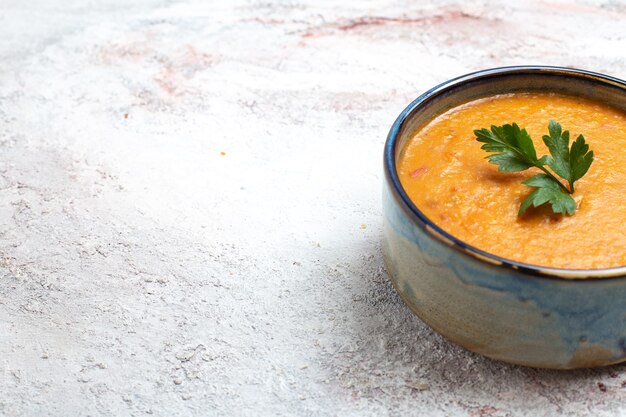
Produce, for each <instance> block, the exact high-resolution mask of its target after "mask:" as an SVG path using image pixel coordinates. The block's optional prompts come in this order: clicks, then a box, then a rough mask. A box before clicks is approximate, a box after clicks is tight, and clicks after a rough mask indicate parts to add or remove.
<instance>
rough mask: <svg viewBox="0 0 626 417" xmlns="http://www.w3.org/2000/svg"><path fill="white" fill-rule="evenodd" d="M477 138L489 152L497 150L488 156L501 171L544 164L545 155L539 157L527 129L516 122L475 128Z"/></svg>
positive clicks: (511, 170)
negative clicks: (487, 127) (489, 127)
mask: <svg viewBox="0 0 626 417" xmlns="http://www.w3.org/2000/svg"><path fill="white" fill-rule="evenodd" d="M474 134H475V135H476V140H477V141H479V142H483V143H484V145H483V146H481V147H480V149H483V150H485V151H487V152H496V153H494V154H491V155H488V156H487V158H488V159H489V162H491V163H492V164H496V165H498V170H499V171H505V172H517V171H524V170H527V169H528V168H530V167H532V166H537V165H538V164H539V165H544V164H545V162H546V160H545V157H544V158H542V159H541V160H538V159H537V151H536V150H535V145H533V141H532V139H531V138H530V135H529V134H528V132H526V129H520V128H519V126H518V125H517V124H516V123H513V124H510V125H503V126H493V125H492V126H491V131H489V130H488V129H480V130H475V131H474Z"/></svg>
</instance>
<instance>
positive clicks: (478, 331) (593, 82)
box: [383, 67, 626, 369]
mask: <svg viewBox="0 0 626 417" xmlns="http://www.w3.org/2000/svg"><path fill="white" fill-rule="evenodd" d="M532 89H537V90H544V91H545V90H549V91H557V92H563V93H570V94H577V95H582V96H585V97H589V98H595V99H602V100H603V101H605V102H608V103H610V104H612V105H615V106H619V107H621V108H623V109H625V110H626V108H625V107H626V83H624V82H623V81H621V80H618V79H615V78H611V77H606V76H602V75H600V74H594V73H589V72H586V71H580V70H570V69H565V68H554V67H508V68H498V69H493V70H486V71H481V72H478V73H474V74H470V75H467V76H463V77H459V78H458V79H455V80H451V81H449V82H447V83H444V84H442V85H440V86H437V87H435V88H433V89H432V90H429V91H428V92H426V93H424V94H423V95H422V96H420V97H419V98H418V99H416V100H415V101H414V102H413V103H411V104H410V105H409V106H408V107H407V108H406V109H405V110H404V111H403V112H402V113H401V115H400V116H399V117H398V119H397V120H396V122H395V123H394V125H393V127H392V129H391V131H390V133H389V137H388V139H387V144H386V147H385V177H386V179H385V184H384V191H383V213H384V241H383V255H384V259H385V265H386V268H387V272H388V273H389V276H390V278H391V280H392V282H393V284H394V286H395V288H396V290H397V291H398V292H399V293H400V295H401V296H402V298H403V300H404V301H405V303H406V304H407V305H408V306H409V307H410V308H411V310H412V311H413V312H414V313H415V314H416V315H417V316H419V317H420V318H421V319H422V320H423V321H424V322H425V323H426V324H428V325H429V326H431V327H432V328H433V329H434V330H436V331H437V332H439V333H440V334H442V335H444V336H445V337H447V338H448V339H450V340H451V341H453V342H454V343H457V344H459V345H461V346H463V347H465V348H467V349H469V350H472V351H474V352H477V353H480V354H482V355H485V356H488V357H491V358H494V359H497V360H502V361H505V362H509V363H515V364H521V365H526V366H533V367H541V368H557V369H572V368H582V367H593V366H602V365H608V364H614V363H619V362H623V361H626V268H613V269H605V270H593V271H582V270H578V271H576V270H560V269H555V268H540V267H536V266H532V265H525V264H520V263H516V262H513V261H508V260H505V259H501V258H498V257H497V256H494V255H491V254H487V253H484V252H482V251H480V250H478V249H476V248H473V247H471V246H469V245H467V244H465V243H463V242H461V241H458V240H457V239H456V238H454V237H453V236H450V235H449V234H447V233H446V232H445V231H443V230H441V229H440V228H439V227H438V226H436V225H435V224H433V223H432V222H430V220H428V219H427V218H426V217H425V216H424V215H423V214H422V213H421V212H420V211H419V209H418V208H417V207H415V206H414V205H413V203H412V202H411V201H410V200H409V199H408V196H407V195H406V194H405V192H404V190H403V189H402V186H401V184H400V182H399V180H398V177H397V174H396V171H395V169H396V165H395V163H396V161H397V158H398V156H399V153H400V150H401V149H402V147H403V146H404V143H406V140H408V139H409V138H410V136H411V133H412V132H414V131H415V130H416V129H417V128H419V127H420V126H421V125H422V124H424V123H425V122H427V121H428V120H429V119H430V118H431V117H432V116H433V115H435V114H438V113H440V112H441V111H445V110H446V109H448V108H451V107H454V106H455V105H458V104H460V103H462V102H466V101H468V100H470V99H473V98H477V97H480V96H488V95H493V94H501V93H508V92H513V91H527V90H532ZM520 244H522V243H520ZM625 250H626V249H625Z"/></svg>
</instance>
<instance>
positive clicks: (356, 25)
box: [302, 10, 481, 38]
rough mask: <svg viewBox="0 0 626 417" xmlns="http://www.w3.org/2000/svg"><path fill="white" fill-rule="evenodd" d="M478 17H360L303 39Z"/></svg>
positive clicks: (460, 14) (451, 13) (459, 13)
mask: <svg viewBox="0 0 626 417" xmlns="http://www.w3.org/2000/svg"><path fill="white" fill-rule="evenodd" d="M480 19H481V17H480V16H475V15H473V14H470V13H467V12H464V11H461V10H445V11H440V12H439V13H437V14H433V15H426V16H417V17H408V16H400V17H388V16H362V17H358V18H355V19H349V20H344V21H338V22H334V23H328V24H326V25H324V26H321V27H317V28H313V29H311V30H309V31H307V32H305V33H304V34H303V35H302V36H303V37H304V38H317V37H320V36H326V35H330V34H332V33H333V32H335V31H341V32H351V31H355V30H360V29H366V28H371V27H380V26H392V25H393V26H425V25H432V24H437V23H444V22H456V21H464V20H472V21H473V20H480Z"/></svg>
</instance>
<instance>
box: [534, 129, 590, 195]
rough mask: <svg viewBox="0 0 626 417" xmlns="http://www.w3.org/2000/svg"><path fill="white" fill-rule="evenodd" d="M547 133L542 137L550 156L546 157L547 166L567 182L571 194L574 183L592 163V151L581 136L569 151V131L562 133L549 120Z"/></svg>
mask: <svg viewBox="0 0 626 417" xmlns="http://www.w3.org/2000/svg"><path fill="white" fill-rule="evenodd" d="M548 131H549V132H550V136H547V135H544V136H543V142H544V143H545V144H546V146H547V147H548V149H549V150H550V155H551V156H549V157H547V165H548V166H549V167H550V168H552V170H553V171H554V172H555V173H557V174H558V175H559V176H560V177H561V178H563V179H565V180H566V181H567V182H568V184H569V189H570V192H572V193H573V192H574V182H575V181H577V180H579V179H580V178H582V177H583V175H585V174H586V173H587V171H588V170H589V167H590V166H591V163H592V162H593V151H589V145H587V144H586V143H585V138H584V136H583V135H579V136H578V138H577V139H576V141H575V142H574V143H572V148H571V149H570V146H569V131H567V130H566V131H565V132H562V130H561V125H560V124H558V123H557V122H555V121H554V120H550V124H549V125H548Z"/></svg>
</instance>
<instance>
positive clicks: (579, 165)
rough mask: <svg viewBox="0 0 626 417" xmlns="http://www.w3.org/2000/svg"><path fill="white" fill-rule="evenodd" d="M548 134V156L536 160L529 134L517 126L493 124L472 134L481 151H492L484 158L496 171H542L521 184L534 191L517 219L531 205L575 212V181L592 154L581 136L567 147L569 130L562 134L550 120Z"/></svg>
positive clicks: (586, 169)
mask: <svg viewBox="0 0 626 417" xmlns="http://www.w3.org/2000/svg"><path fill="white" fill-rule="evenodd" d="M548 131H549V133H550V136H548V135H544V136H543V142H544V143H545V144H546V146H547V147H548V150H549V151H550V156H548V155H544V156H542V157H541V158H539V159H537V151H536V150H535V146H534V145H533V141H532V139H531V137H530V135H529V134H528V132H526V129H520V128H519V126H518V125H517V124H516V123H513V124H506V125H502V126H493V125H492V126H491V130H488V129H480V130H475V131H474V134H475V135H476V140H477V141H479V142H482V143H484V145H483V146H481V149H484V150H485V151H487V152H493V153H492V154H491V155H487V157H486V158H487V159H489V162H491V163H492V164H496V165H498V170H499V171H504V172H518V171H525V170H527V169H528V168H531V167H536V168H539V169H540V170H542V171H543V174H537V175H535V176H533V177H532V178H530V179H527V180H526V181H522V184H526V185H529V186H531V187H535V188H536V189H535V190H534V191H533V192H532V193H530V195H529V196H528V197H526V199H525V200H524V201H523V202H522V204H521V206H520V208H519V212H518V213H517V214H518V215H519V216H521V215H522V214H524V212H525V211H526V210H527V209H528V208H529V207H530V206H534V207H539V206H541V205H542V204H545V203H550V205H551V206H552V211H553V212H554V213H559V214H565V213H567V214H570V215H571V214H574V212H576V202H575V201H574V199H573V198H572V193H573V192H574V182H576V181H577V180H579V179H580V178H582V177H583V175H585V174H586V173H587V171H588V170H589V167H590V166H591V163H592V162H593V151H589V145H587V144H586V143H585V138H584V136H583V135H578V138H576V140H575V141H574V142H573V143H572V146H571V147H570V145H569V131H567V130H566V131H564V132H563V131H562V129H561V125H560V124H559V123H557V122H555V121H554V120H550V123H549V124H548ZM546 166H547V167H549V168H551V169H552V171H553V172H554V174H557V175H558V176H560V177H561V178H563V179H564V180H565V181H566V183H567V185H566V184H564V183H563V182H561V181H559V180H558V179H557V178H556V177H555V176H554V174H553V173H552V172H550V171H549V170H548V169H547V168H546ZM568 187H569V188H568Z"/></svg>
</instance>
